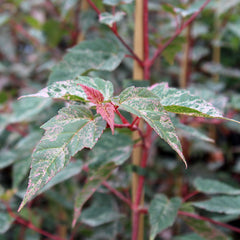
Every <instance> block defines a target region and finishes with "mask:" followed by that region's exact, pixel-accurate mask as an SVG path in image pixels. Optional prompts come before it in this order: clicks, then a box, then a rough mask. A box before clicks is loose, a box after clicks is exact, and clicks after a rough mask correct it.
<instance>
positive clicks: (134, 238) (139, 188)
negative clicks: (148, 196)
mask: <svg viewBox="0 0 240 240" xmlns="http://www.w3.org/2000/svg"><path fill="white" fill-rule="evenodd" d="M144 140H145V142H144V146H143V155H142V160H141V168H143V169H145V168H146V166H147V160H148V156H149V149H150V146H151V141H152V128H151V127H150V126H149V125H147V133H146V139H144ZM144 181H145V177H144V176H139V180H138V186H137V194H136V202H135V203H134V206H133V210H135V211H134V213H133V231H132V240H137V238H138V230H139V220H140V211H139V207H140V203H141V198H142V195H143V187H144Z"/></svg>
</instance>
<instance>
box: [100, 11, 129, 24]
mask: <svg viewBox="0 0 240 240" xmlns="http://www.w3.org/2000/svg"><path fill="white" fill-rule="evenodd" d="M125 15H126V13H125V12H116V13H115V14H114V15H112V14H111V13H108V12H104V13H101V14H100V16H99V22H100V23H103V24H106V25H108V26H109V27H112V26H113V24H114V23H116V22H119V21H121V20H122V19H123V17H124V16H125Z"/></svg>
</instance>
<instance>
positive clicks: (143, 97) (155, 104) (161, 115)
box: [116, 87, 186, 164]
mask: <svg viewBox="0 0 240 240" xmlns="http://www.w3.org/2000/svg"><path fill="white" fill-rule="evenodd" d="M116 104H118V105H119V107H120V108H121V109H123V110H125V111H128V112H130V113H133V114H135V115H137V116H138V117H140V118H143V119H144V120H145V121H146V122H147V123H148V124H149V125H150V126H151V127H152V128H153V129H154V130H155V131H156V133H157V134H158V135H159V136H160V137H161V138H162V139H163V140H165V141H166V142H167V143H168V144H169V145H170V146H171V147H172V148H173V149H174V150H175V151H176V152H177V153H178V155H179V156H180V157H181V159H182V160H183V161H184V163H185V164H186V162H185V158H184V156H183V154H182V147H181V143H180V141H179V138H178V136H177V134H176V130H175V127H174V125H173V123H172V122H171V119H170V117H169V116H168V113H167V112H166V111H165V110H164V108H163V106H162V105H161V103H160V100H159V98H158V97H157V96H156V95H155V94H153V93H152V92H151V91H149V90H147V89H146V88H135V87H130V88H127V89H125V90H124V91H123V92H122V93H121V94H120V96H119V99H118V103H116Z"/></svg>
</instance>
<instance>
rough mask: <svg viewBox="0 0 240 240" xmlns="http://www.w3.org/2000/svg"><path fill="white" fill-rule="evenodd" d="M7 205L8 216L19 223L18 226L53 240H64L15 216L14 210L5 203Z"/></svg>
mask: <svg viewBox="0 0 240 240" xmlns="http://www.w3.org/2000/svg"><path fill="white" fill-rule="evenodd" d="M5 205H6V208H7V211H8V214H9V215H10V216H11V217H12V218H14V220H15V221H16V222H17V223H18V224H21V225H23V226H25V227H27V228H29V229H32V230H33V231H35V232H37V233H39V234H41V235H43V236H45V237H47V238H49V239H52V240H64V239H63V238H61V237H59V236H56V235H53V234H51V233H49V232H46V231H44V230H42V229H40V228H37V227H36V226H35V225H33V224H32V223H31V222H29V221H26V220H25V219H23V218H21V217H20V216H18V215H17V214H15V213H14V212H13V211H12V209H11V208H10V206H9V205H8V203H5Z"/></svg>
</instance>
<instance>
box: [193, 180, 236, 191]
mask: <svg viewBox="0 0 240 240" xmlns="http://www.w3.org/2000/svg"><path fill="white" fill-rule="evenodd" d="M194 186H195V188H196V189H197V190H198V191H200V192H204V193H208V194H228V195H239V194H240V189H238V188H235V187H232V186H230V185H228V184H226V183H223V182H220V181H217V180H212V179H203V178H196V179H195V180H194Z"/></svg>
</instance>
